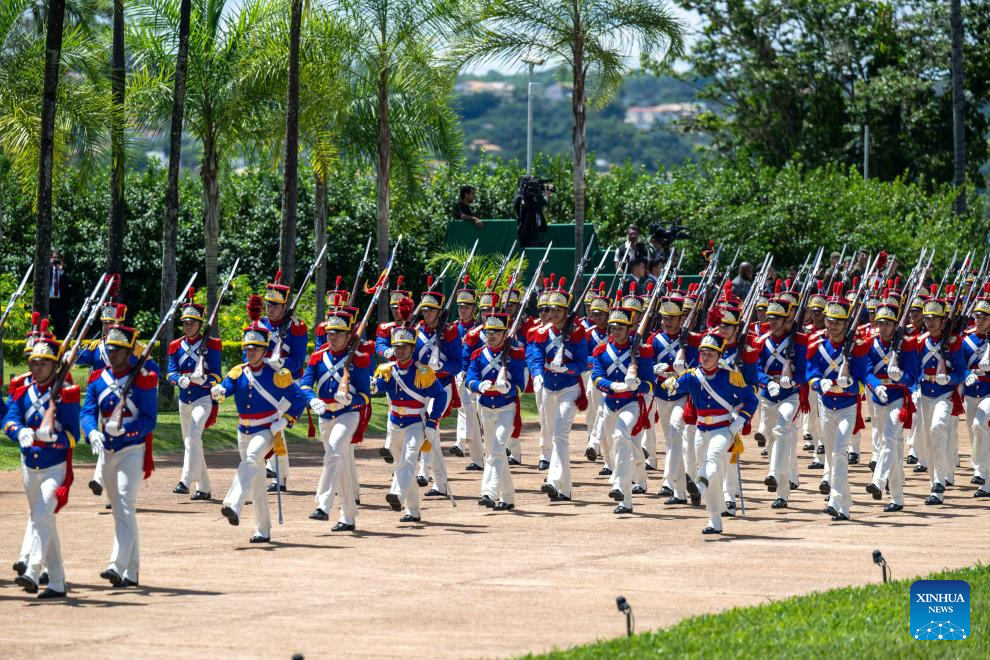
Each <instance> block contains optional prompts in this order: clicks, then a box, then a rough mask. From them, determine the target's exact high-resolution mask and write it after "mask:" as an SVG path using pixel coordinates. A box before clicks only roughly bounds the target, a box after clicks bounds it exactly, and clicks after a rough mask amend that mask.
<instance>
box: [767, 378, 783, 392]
mask: <svg viewBox="0 0 990 660" xmlns="http://www.w3.org/2000/svg"><path fill="white" fill-rule="evenodd" d="M767 394H769V395H770V396H777V395H778V394H780V383H777V382H775V381H772V380H771V381H770V382H769V383H767Z"/></svg>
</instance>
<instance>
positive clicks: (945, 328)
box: [937, 251, 972, 373]
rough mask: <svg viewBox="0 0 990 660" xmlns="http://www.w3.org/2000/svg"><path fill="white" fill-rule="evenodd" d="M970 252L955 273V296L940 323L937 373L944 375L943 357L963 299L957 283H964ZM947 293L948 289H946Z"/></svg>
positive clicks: (947, 348)
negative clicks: (940, 337)
mask: <svg viewBox="0 0 990 660" xmlns="http://www.w3.org/2000/svg"><path fill="white" fill-rule="evenodd" d="M971 255H972V251H970V252H969V253H968V254H967V255H966V258H965V259H963V263H962V268H960V269H959V270H958V271H957V272H956V277H955V280H954V281H953V284H952V290H953V291H954V292H955V295H954V296H953V297H952V302H951V303H950V304H949V309H948V310H947V311H946V314H945V321H943V323H942V339H941V341H939V346H938V370H937V373H945V355H946V352H947V351H948V350H949V340H950V339H951V338H952V336H953V334H954V333H955V332H956V323H957V322H958V321H959V319H958V318H957V317H958V316H959V315H958V314H957V310H958V309H959V301H960V300H961V299H962V298H963V296H962V293H961V292H960V291H959V283H960V282H961V281H965V279H966V271H967V270H968V269H969V268H970V265H971V264H970V258H971ZM946 291H948V287H946Z"/></svg>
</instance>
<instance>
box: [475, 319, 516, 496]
mask: <svg viewBox="0 0 990 660" xmlns="http://www.w3.org/2000/svg"><path fill="white" fill-rule="evenodd" d="M484 327H485V346H484V347H482V348H478V349H475V351H474V353H472V354H471V358H470V360H469V362H468V365H467V375H466V376H465V379H466V381H465V382H466V383H467V388H468V389H469V390H470V391H471V392H473V393H475V394H477V396H478V410H479V412H480V413H481V428H482V433H483V434H484V439H485V444H486V445H487V449H488V451H487V453H486V454H485V473H484V475H482V478H481V499H480V500H478V504H480V505H482V506H486V507H488V508H490V509H494V510H496V511H510V510H512V509H514V508H515V506H516V490H515V487H514V486H513V484H512V472H511V471H510V470H509V462H508V460H507V458H506V451H505V450H506V447H507V446H508V442H509V439H510V438H511V436H512V430H513V427H514V426H515V423H516V420H517V418H518V414H519V397H520V396H522V392H523V390H524V389H525V388H526V376H525V373H524V370H525V367H524V364H525V361H524V357H525V353H524V351H523V349H522V348H519V347H515V346H511V345H507V342H506V336H507V334H508V331H509V315H508V314H501V313H492V314H489V315H488V316H486V317H485V319H484ZM503 367H504V372H503Z"/></svg>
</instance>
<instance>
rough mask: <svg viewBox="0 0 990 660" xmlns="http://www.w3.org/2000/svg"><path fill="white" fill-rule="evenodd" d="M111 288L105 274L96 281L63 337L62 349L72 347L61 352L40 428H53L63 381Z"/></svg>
mask: <svg viewBox="0 0 990 660" xmlns="http://www.w3.org/2000/svg"><path fill="white" fill-rule="evenodd" d="M111 286H113V280H112V279H107V277H106V273H104V274H103V275H102V276H100V279H98V280H97V281H96V286H94V287H93V290H92V291H91V292H90V294H89V296H87V297H86V300H84V301H83V304H82V307H80V308H79V312H78V313H77V314H76V319H75V321H73V323H72V328H71V329H70V330H69V332H68V334H66V335H65V340H64V341H63V342H62V345H63V347H64V346H65V345H67V344H69V343H70V341H71V344H72V347H71V348H70V349H69V350H68V351H64V350H63V351H62V357H61V359H60V360H59V363H58V369H57V371H56V372H55V380H53V381H52V384H51V387H49V390H48V391H49V397H48V407H47V408H46V409H45V415H44V417H43V418H42V420H41V425H40V426H42V427H45V428H48V429H54V428H55V406H56V404H58V402H59V401H61V400H62V388H63V387H64V386H65V381H66V379H67V378H68V377H69V371H70V370H71V369H72V365H73V364H75V361H76V356H77V355H78V354H79V348H80V347H81V346H82V343H83V341H84V340H85V337H86V333H87V332H88V331H89V326H90V325H91V324H92V323H93V320H94V319H95V318H96V313H97V312H98V311H99V309H100V303H101V302H102V301H103V300H104V299H105V298H106V295H107V293H108V292H109V291H110V287H111ZM84 312H86V315H85V320H83V319H84V317H83V313H84Z"/></svg>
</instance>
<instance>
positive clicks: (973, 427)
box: [966, 396, 990, 480]
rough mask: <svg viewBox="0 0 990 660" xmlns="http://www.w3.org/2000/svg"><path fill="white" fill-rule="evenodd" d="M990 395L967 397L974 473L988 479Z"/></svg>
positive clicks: (967, 426)
mask: <svg viewBox="0 0 990 660" xmlns="http://www.w3.org/2000/svg"><path fill="white" fill-rule="evenodd" d="M988 421H990V396H985V397H981V398H976V397H969V396H968V397H966V428H968V429H969V437H970V443H971V444H972V447H971V448H970V457H971V458H970V460H971V461H972V462H973V474H974V476H977V477H983V479H984V480H986V479H987V470H988V468H990V465H988V463H990V427H988V426H987V422H988Z"/></svg>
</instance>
